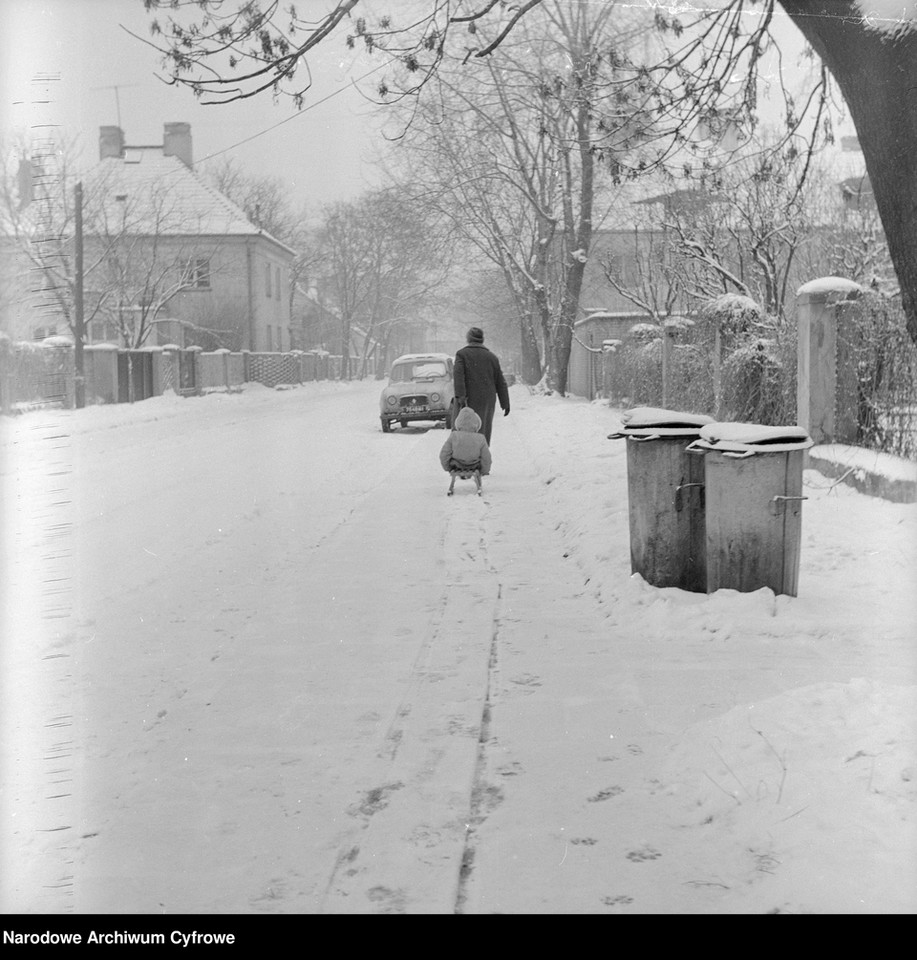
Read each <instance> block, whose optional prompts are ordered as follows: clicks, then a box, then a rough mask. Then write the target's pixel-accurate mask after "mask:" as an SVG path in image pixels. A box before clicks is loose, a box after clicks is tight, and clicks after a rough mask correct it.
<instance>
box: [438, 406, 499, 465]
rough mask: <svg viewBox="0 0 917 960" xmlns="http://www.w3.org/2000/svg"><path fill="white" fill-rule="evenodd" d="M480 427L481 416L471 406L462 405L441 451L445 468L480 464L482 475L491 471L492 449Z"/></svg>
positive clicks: (440, 456) (441, 458) (440, 459)
mask: <svg viewBox="0 0 917 960" xmlns="http://www.w3.org/2000/svg"><path fill="white" fill-rule="evenodd" d="M480 429H481V418H480V417H479V416H478V415H477V414H476V413H475V412H474V410H472V409H471V407H462V409H461V410H460V411H459V414H458V416H457V417H456V418H455V424H454V425H453V428H452V432H451V433H450V434H449V436H448V437H447V438H446V442H445V443H444V444H443V448H442V450H440V451H439V462H440V463H441V464H442V465H443V470H446V471H449V470H454V469H460V468H462V467H468V468H469V469H475V468H477V467H478V466H480V468H481V476H482V477H486V476H487V474H488V473H490V466H491V456H490V449H489V448H488V446H487V441H486V440H485V439H484V434H483V433H480V432H479V431H480Z"/></svg>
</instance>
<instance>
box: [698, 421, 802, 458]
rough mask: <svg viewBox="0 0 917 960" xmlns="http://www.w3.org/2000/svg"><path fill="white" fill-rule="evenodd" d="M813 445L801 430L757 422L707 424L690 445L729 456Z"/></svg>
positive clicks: (774, 451) (779, 451)
mask: <svg viewBox="0 0 917 960" xmlns="http://www.w3.org/2000/svg"><path fill="white" fill-rule="evenodd" d="M814 443H815V441H814V440H812V438H811V437H810V436H809V435H808V434H807V433H806V431H805V430H804V429H803V428H802V427H794V426H785V427H769V426H765V425H764V424H761V423H709V424H707V425H706V426H705V427H702V428H701V431H700V437H699V438H698V439H697V440H696V441H695V442H694V443H692V444H691V446H692V447H694V448H701V449H704V450H723V451H729V452H731V453H783V452H785V451H787V450H805V449H806V448H807V447H811V446H812V445H813V444H814Z"/></svg>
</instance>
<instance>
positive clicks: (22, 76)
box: [0, 0, 891, 211]
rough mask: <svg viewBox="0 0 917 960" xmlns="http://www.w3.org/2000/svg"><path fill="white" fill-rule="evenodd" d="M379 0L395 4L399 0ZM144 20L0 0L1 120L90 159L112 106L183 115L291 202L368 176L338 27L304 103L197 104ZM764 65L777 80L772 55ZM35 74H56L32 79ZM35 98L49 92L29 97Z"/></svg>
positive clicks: (356, 185)
mask: <svg viewBox="0 0 917 960" xmlns="http://www.w3.org/2000/svg"><path fill="white" fill-rule="evenodd" d="M386 2H387V3H388V2H390V3H391V4H392V8H393V9H394V10H396V11H397V10H398V9H399V7H398V4H403V3H404V2H405V0H386ZM647 2H648V0H647ZM889 2H891V0H889ZM310 5H319V6H321V7H322V8H325V6H326V5H327V4H326V0H300V3H299V4H298V5H297V6H298V8H299V9H300V11H304V10H306V9H307V8H308V7H309V6H310ZM376 6H380V5H379V4H376ZM400 9H401V10H402V11H403V9H404V8H403V7H401V8H400ZM150 19H151V18H150V16H149V15H148V14H146V13H145V11H144V9H143V2H142V0H0V94H2V98H0V103H2V111H3V112H2V118H0V119H2V126H3V127H4V128H5V129H7V130H9V129H13V130H15V129H23V128H26V127H29V126H31V127H32V130H33V133H34V131H36V130H40V129H42V128H41V127H39V126H36V125H38V124H44V123H50V124H55V125H60V128H61V129H62V130H64V131H70V132H77V131H78V132H79V135H80V137H81V141H82V145H83V149H84V151H85V154H84V155H85V156H86V157H87V158H88V160H90V161H91V160H94V159H95V158H96V157H97V156H98V129H99V127H100V126H103V125H110V124H118V123H119V114H120V126H121V127H122V129H123V130H124V132H125V135H126V139H127V143H128V144H130V145H140V144H156V143H161V142H162V129H163V124H165V123H170V122H175V121H184V122H187V123H190V124H191V134H192V138H193V148H194V159H195V161H196V162H203V161H206V160H207V158H213V159H214V161H217V160H218V159H222V158H224V157H234V158H235V159H236V160H237V161H238V162H239V163H240V164H241V165H242V166H243V167H244V168H245V169H246V170H249V171H250V172H253V173H258V174H265V175H270V176H277V177H280V178H282V179H283V181H284V182H285V183H286V184H287V185H288V187H289V189H290V190H291V194H292V197H293V199H294V201H295V202H301V201H302V202H306V203H308V204H309V207H310V209H311V210H312V211H314V210H316V208H317V207H319V206H320V205H321V204H322V203H325V202H328V201H334V200H338V199H349V198H352V197H354V196H356V195H358V194H359V193H361V192H362V191H363V190H365V189H367V188H370V187H372V186H375V185H377V183H378V182H379V176H380V175H379V173H378V172H377V170H376V169H375V168H374V167H373V165H372V159H373V156H374V155H375V153H376V151H377V150H378V149H379V146H380V144H381V138H380V136H379V133H378V123H377V121H376V120H374V119H373V109H372V105H371V104H369V103H368V101H367V100H366V98H365V97H363V96H361V94H360V93H358V92H357V90H356V89H355V88H354V86H353V84H352V81H353V79H354V78H360V77H362V76H364V75H365V74H366V73H367V72H368V71H370V70H372V69H373V68H376V67H378V66H379V65H380V64H382V62H383V61H382V60H381V58H380V59H374V60H371V61H366V60H364V61H363V62H362V63H360V62H357V63H355V62H354V55H353V54H352V53H350V52H348V51H347V50H346V48H345V47H344V43H343V38H340V39H339V38H337V37H332V38H331V39H330V41H328V42H326V43H325V44H322V46H321V47H320V48H319V51H318V52H317V54H316V55H315V56H311V57H310V66H311V67H312V71H313V76H314V85H313V88H312V90H311V91H310V92H309V94H308V95H307V100H306V105H305V108H304V109H303V110H302V111H300V112H298V113H297V111H295V109H294V108H293V106H292V104H291V102H290V101H289V100H288V99H283V100H281V101H280V102H279V103H278V104H276V105H275V104H274V103H273V102H272V101H271V98H270V97H269V96H265V95H264V94H262V95H259V96H258V97H256V98H253V99H251V100H245V101H241V102H239V103H235V104H231V105H226V106H204V105H201V104H200V103H198V102H197V101H196V100H195V98H194V97H193V95H192V94H191V92H190V91H189V90H188V89H186V88H184V87H171V86H168V85H167V84H165V83H163V82H162V81H161V80H160V79H158V78H157V74H160V75H161V69H160V59H159V55H158V54H157V52H156V51H155V50H154V49H153V48H152V47H151V46H149V45H148V44H146V43H144V42H142V41H141V40H138V39H137V38H136V37H134V36H131V35H130V33H128V32H127V31H128V30H131V31H133V32H134V33H136V34H138V35H139V36H141V37H148V36H149V24H150ZM777 19H778V22H779V20H780V19H781V18H780V17H778V18H777ZM781 33H782V34H783V37H782V43H785V45H786V50H787V56H786V58H785V60H784V64H785V68H786V69H787V70H788V71H789V73H790V75H791V76H792V75H793V72H794V71H795V72H796V75H797V78H798V76H799V75H800V71H802V70H810V69H812V68H813V66H814V65H813V64H812V63H811V61H810V62H809V64H808V65H804V66H802V67H800V66H799V63H800V60H799V52H800V51H801V49H802V48H803V46H804V45H803V43H802V40H801V35H800V34H799V31H798V30H796V29H795V27H793V26H792V25H791V24H789V23H788V22H787V23H786V29H785V30H781ZM771 62H772V63H773V61H771ZM764 73H765V76H769V77H770V79H771V80H773V81H776V80H777V75H776V72H775V68H774V67H773V66H772V67H770V68H768V67H765V71H764ZM41 74H48V75H50V76H53V77H59V79H54V80H51V81H48V82H41V83H36V82H35V78H36V77H37V76H40V75H41ZM381 75H382V73H379V76H381ZM374 81H375V77H373V76H370V77H369V78H368V79H367V80H366V81H365V83H364V87H366V88H368V89H370V90H371V89H372V85H373V83H374ZM775 87H776V84H775ZM42 100H47V101H48V102H46V103H41V102H36V101H42ZM765 116H766V114H765ZM776 116H777V114H774V118H775V119H776ZM838 132H839V133H843V132H846V133H850V132H852V128H850V129H846V130H845V129H842V128H841V129H839V130H838Z"/></svg>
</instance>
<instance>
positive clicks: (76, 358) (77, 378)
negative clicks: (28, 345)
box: [73, 180, 86, 410]
mask: <svg viewBox="0 0 917 960" xmlns="http://www.w3.org/2000/svg"><path fill="white" fill-rule="evenodd" d="M73 202H74V207H75V208H76V210H75V226H76V263H75V267H74V270H75V273H76V277H75V278H74V279H75V281H76V282H75V290H74V301H75V302H74V329H73V400H74V406H75V407H76V408H77V409H78V410H80V409H82V408H83V407H85V406H86V376H85V369H84V363H83V338H84V337H85V330H84V328H83V181H82V180H81V181H79V182H78V183H77V185H76V186H75V187H74V189H73Z"/></svg>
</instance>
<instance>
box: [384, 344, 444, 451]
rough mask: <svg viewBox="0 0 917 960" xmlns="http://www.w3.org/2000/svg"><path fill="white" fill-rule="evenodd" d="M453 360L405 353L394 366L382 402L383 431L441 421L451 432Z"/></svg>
mask: <svg viewBox="0 0 917 960" xmlns="http://www.w3.org/2000/svg"><path fill="white" fill-rule="evenodd" d="M454 395H455V390H454V387H453V385H452V357H451V356H449V354H448V353H406V354H404V356H401V357H398V359H397V360H395V362H394V363H393V364H392V369H391V373H390V374H389V378H388V384H387V385H386V387H385V389H383V391H382V396H381V397H380V398H379V419H380V420H381V421H382V430H383V431H384V432H385V433H389V432H390V431H391V429H392V425H393V424H395V423H400V424H401V426H402V427H406V426H407V425H408V424H409V423H414V422H415V421H418V420H433V421H437V420H441V421H442V422H443V423H444V425H445V427H446V429H447V430H451V429H452V398H453V396H454Z"/></svg>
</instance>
